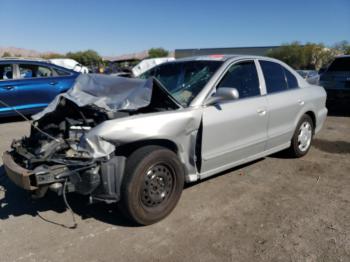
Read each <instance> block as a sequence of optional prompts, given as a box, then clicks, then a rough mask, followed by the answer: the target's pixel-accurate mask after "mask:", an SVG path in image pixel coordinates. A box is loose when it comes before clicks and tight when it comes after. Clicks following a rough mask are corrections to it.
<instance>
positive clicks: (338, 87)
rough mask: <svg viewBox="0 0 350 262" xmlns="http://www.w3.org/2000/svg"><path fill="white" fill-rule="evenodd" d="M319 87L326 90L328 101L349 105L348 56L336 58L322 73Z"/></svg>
mask: <svg viewBox="0 0 350 262" xmlns="http://www.w3.org/2000/svg"><path fill="white" fill-rule="evenodd" d="M320 85H321V86H323V87H324V88H325V89H326V92H327V97H328V99H329V100H343V101H344V102H347V103H350V55H343V56H338V57H336V58H335V59H334V61H333V62H332V63H331V64H330V65H329V66H328V67H327V68H326V69H325V70H324V71H323V72H322V74H321V76H320ZM348 108H350V107H348Z"/></svg>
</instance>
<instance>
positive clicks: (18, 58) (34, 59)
mask: <svg viewBox="0 0 350 262" xmlns="http://www.w3.org/2000/svg"><path fill="white" fill-rule="evenodd" d="M2 60H18V61H36V62H46V63H48V62H49V61H48V60H46V59H44V58H39V57H10V56H9V57H0V61H2Z"/></svg>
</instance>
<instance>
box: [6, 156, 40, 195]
mask: <svg viewBox="0 0 350 262" xmlns="http://www.w3.org/2000/svg"><path fill="white" fill-rule="evenodd" d="M2 160H3V165H4V168H5V172H6V174H7V176H8V177H9V178H10V179H11V180H12V182H13V183H15V184H16V185H17V186H19V187H21V188H23V189H25V190H29V191H34V190H37V189H38V186H37V183H36V181H35V175H34V174H33V173H32V171H31V170H28V169H25V168H23V167H21V166H20V165H18V164H17V163H16V162H15V161H14V159H13V157H12V155H11V154H10V153H9V152H5V153H4V154H3V156H2Z"/></svg>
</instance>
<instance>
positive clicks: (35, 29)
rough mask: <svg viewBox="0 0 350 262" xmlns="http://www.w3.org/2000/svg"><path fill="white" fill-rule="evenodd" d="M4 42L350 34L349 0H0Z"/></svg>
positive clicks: (68, 44)
mask: <svg viewBox="0 0 350 262" xmlns="http://www.w3.org/2000/svg"><path fill="white" fill-rule="evenodd" d="M0 18H1V19H0V21H1V23H2V25H1V27H0V28H1V29H0V46H1V47H8V46H14V47H21V48H27V49H34V50H37V51H42V52H44V51H54V52H60V53H66V52H68V51H78V50H86V49H94V50H96V51H97V52H99V53H100V54H101V55H121V54H127V53H133V52H139V51H142V50H147V49H149V48H152V47H163V48H165V49H168V50H174V49H177V48H205V47H207V48H212V47H238V46H268V45H280V44H282V43H287V42H291V41H300V42H302V43H306V42H317V43H318V42H322V43H324V44H326V45H332V44H333V43H335V42H338V41H341V40H348V41H350V0H285V1H283V0H241V1H239V0H236V1H234V0H215V1H214V0H210V1H207V0H201V1H200V0H187V1H185V0H173V1H166V0H147V1H146V0H144V1H141V0H132V1H128V0H123V1H118V0H114V1H113V0H59V1H49V0H36V1H27V0H22V1H19V0H9V1H8V0H0Z"/></svg>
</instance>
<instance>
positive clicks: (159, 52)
mask: <svg viewBox="0 0 350 262" xmlns="http://www.w3.org/2000/svg"><path fill="white" fill-rule="evenodd" d="M168 55H169V51H167V50H165V49H164V48H161V47H159V48H151V49H150V50H148V57H149V58H157V57H166V56H168Z"/></svg>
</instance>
